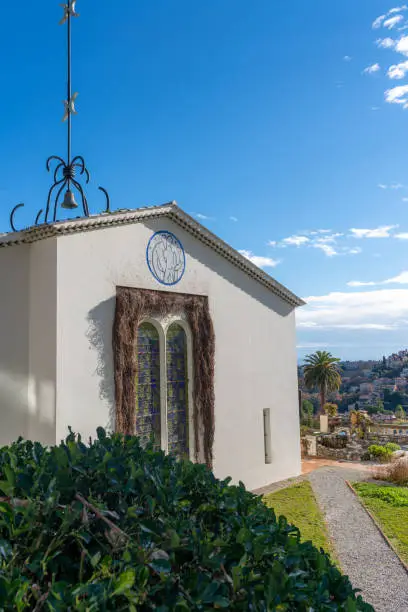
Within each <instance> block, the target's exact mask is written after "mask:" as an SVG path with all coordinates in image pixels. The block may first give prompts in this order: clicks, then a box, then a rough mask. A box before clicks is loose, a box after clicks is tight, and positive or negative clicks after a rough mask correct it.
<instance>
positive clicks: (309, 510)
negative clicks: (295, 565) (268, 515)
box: [264, 480, 336, 562]
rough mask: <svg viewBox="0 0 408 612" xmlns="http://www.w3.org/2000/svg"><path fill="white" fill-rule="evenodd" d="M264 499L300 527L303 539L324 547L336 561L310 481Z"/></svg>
mask: <svg viewBox="0 0 408 612" xmlns="http://www.w3.org/2000/svg"><path fill="white" fill-rule="evenodd" d="M264 501H265V503H266V505H267V506H269V507H270V508H273V509H274V510H275V514H276V516H277V517H279V516H280V515H282V514H283V516H286V518H287V520H288V522H289V523H292V524H293V525H296V527H298V529H299V530H300V533H301V536H302V541H304V542H305V541H307V540H311V541H312V542H313V544H314V545H315V546H316V548H323V550H324V551H325V552H327V553H329V554H330V556H331V557H332V559H333V561H334V562H336V558H335V554H334V550H333V547H332V545H331V542H330V539H329V535H328V532H327V527H326V523H325V522H324V518H323V515H322V513H321V511H320V508H319V506H318V505H317V502H316V498H315V496H314V493H313V489H312V487H311V485H310V482H309V481H307V480H305V481H303V482H301V483H298V484H295V485H292V486H290V487H287V488H285V489H280V490H279V491H276V493H269V494H268V495H265V497H264Z"/></svg>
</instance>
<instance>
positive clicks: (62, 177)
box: [10, 0, 110, 231]
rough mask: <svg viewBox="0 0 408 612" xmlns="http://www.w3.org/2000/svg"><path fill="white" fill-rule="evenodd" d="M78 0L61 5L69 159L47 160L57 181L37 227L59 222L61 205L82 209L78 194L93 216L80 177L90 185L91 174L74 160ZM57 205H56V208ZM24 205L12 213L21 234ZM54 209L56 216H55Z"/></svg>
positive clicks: (85, 211)
mask: <svg viewBox="0 0 408 612" xmlns="http://www.w3.org/2000/svg"><path fill="white" fill-rule="evenodd" d="M76 4H77V0H67V3H66V4H61V7H62V8H63V11H64V14H63V17H62V19H61V21H60V25H65V24H67V99H66V100H64V108H65V113H64V117H63V119H62V120H63V121H66V122H67V159H66V160H64V159H63V158H62V157H59V156H58V155H51V157H49V158H48V159H47V163H46V166H47V170H48V172H51V171H52V168H51V166H52V165H54V170H53V178H54V183H53V185H52V186H51V188H50V190H49V192H48V198H47V204H46V207H45V210H43V209H41V210H40V211H39V212H38V214H37V217H36V219H35V225H39V224H40V223H41V222H42V223H49V222H50V218H51V222H53V223H54V222H55V221H56V220H57V211H58V205H59V204H61V208H65V209H68V210H73V209H75V208H78V206H79V205H78V204H77V202H76V201H75V195H74V192H75V191H76V192H77V194H78V195H79V198H80V203H81V206H82V210H83V215H84V216H85V217H89V207H88V201H87V198H86V195H85V192H84V190H83V187H82V185H81V183H80V180H79V179H78V177H77V175H78V174H79V175H80V176H81V177H83V178H84V179H85V183H86V184H88V183H89V180H90V175H89V172H88V169H87V167H86V164H85V160H84V158H83V157H82V156H81V155H77V156H75V157H74V158H72V147H71V143H72V115H76V114H77V111H76V108H75V102H76V99H77V97H78V93H77V92H75V93H72V48H71V47H72V45H71V30H72V19H73V18H75V17H79V13H77V12H76ZM99 189H100V190H101V191H102V192H103V193H104V194H105V197H106V208H105V210H104V212H105V213H109V212H110V200H109V194H108V192H107V191H106V189H104V188H103V187H99ZM64 190H65V194H64V199H63V200H62V202H61V196H62V194H63V192H64ZM52 203H53V206H52ZM23 206H24V204H17V206H15V207H14V208H13V210H12V211H11V214H10V225H11V228H12V230H13V231H17V229H16V227H15V225H14V215H15V213H16V211H17V210H18V209H19V208H22V207H23ZM51 207H52V214H51Z"/></svg>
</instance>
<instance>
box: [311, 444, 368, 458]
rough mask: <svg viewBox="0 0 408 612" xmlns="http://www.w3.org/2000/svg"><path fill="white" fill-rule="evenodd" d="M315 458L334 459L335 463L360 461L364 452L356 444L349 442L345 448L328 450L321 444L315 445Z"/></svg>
mask: <svg viewBox="0 0 408 612" xmlns="http://www.w3.org/2000/svg"><path fill="white" fill-rule="evenodd" d="M316 447H317V456H318V457H323V458H325V459H334V460H336V461H339V460H343V461H360V460H361V456H362V455H363V454H364V452H365V450H366V449H365V448H364V447H363V446H362V445H361V444H359V443H357V442H351V443H350V444H349V445H348V446H346V448H328V447H327V446H323V444H319V443H317V444H316Z"/></svg>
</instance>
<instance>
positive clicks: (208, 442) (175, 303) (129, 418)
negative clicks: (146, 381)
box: [113, 287, 215, 467]
mask: <svg viewBox="0 0 408 612" xmlns="http://www.w3.org/2000/svg"><path fill="white" fill-rule="evenodd" d="M172 313H177V314H179V313H184V314H185V316H186V318H187V321H188V324H189V326H190V329H191V333H192V339H193V365H194V368H193V369H194V390H193V400H194V406H193V421H194V437H195V453H196V459H198V456H199V451H200V435H199V431H200V423H201V424H202V428H203V450H204V457H205V462H206V464H207V465H208V466H210V467H212V462H213V445H214V403H215V399H214V359H215V334H214V328H213V324H212V320H211V316H210V311H209V306H208V299H207V298H206V297H205V296H199V295H186V294H181V293H170V292H165V291H151V290H148V289H132V288H127V287H119V288H118V289H117V295H116V312H115V321H114V326H113V354H114V364H115V365H114V368H115V398H116V430H117V431H118V432H120V433H124V434H129V435H133V434H134V433H135V425H136V419H135V405H136V377H137V365H138V364H137V358H136V355H137V350H136V349H137V329H138V326H139V324H140V322H141V321H142V320H143V319H144V318H145V317H155V316H160V317H164V316H167V315H169V314H172Z"/></svg>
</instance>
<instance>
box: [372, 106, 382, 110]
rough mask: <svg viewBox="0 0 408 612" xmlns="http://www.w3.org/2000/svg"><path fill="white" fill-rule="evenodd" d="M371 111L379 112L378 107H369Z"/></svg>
mask: <svg viewBox="0 0 408 612" xmlns="http://www.w3.org/2000/svg"><path fill="white" fill-rule="evenodd" d="M371 110H372V111H379V110H380V107H379V106H372V107H371Z"/></svg>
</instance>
